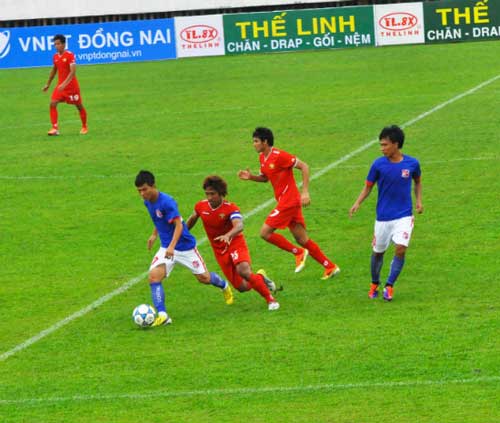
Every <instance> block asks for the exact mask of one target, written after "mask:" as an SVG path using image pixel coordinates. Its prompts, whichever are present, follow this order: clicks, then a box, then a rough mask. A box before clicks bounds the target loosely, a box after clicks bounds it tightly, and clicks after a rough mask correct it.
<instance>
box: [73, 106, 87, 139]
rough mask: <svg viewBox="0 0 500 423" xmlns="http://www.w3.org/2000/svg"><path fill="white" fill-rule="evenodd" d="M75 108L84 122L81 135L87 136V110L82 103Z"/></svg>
mask: <svg viewBox="0 0 500 423" xmlns="http://www.w3.org/2000/svg"><path fill="white" fill-rule="evenodd" d="M75 106H76V108H77V109H78V113H80V119H81V121H82V129H81V130H80V134H81V135H86V134H87V133H88V128H87V110H86V109H85V107H83V104H82V103H77V104H75Z"/></svg>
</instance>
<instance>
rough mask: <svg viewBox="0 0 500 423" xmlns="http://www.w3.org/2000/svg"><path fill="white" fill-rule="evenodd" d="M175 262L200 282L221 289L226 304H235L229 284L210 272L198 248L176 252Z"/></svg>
mask: <svg viewBox="0 0 500 423" xmlns="http://www.w3.org/2000/svg"><path fill="white" fill-rule="evenodd" d="M174 260H175V262H176V263H179V264H181V265H182V266H184V267H186V268H188V269H189V270H190V271H191V273H192V274H193V275H194V276H195V278H196V279H197V280H198V282H201V283H203V284H206V285H213V286H215V287H217V288H220V289H221V290H222V293H223V294H224V300H225V301H226V304H232V303H233V302H234V298H233V292H232V291H231V286H230V285H229V283H228V282H227V281H226V280H224V279H223V278H221V277H220V276H219V275H218V274H217V273H215V272H209V271H208V269H207V266H206V265H205V261H204V260H203V257H202V256H201V254H200V252H199V251H198V249H197V248H196V247H195V248H193V249H192V250H187V251H177V250H175V254H174Z"/></svg>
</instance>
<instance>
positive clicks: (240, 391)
mask: <svg viewBox="0 0 500 423" xmlns="http://www.w3.org/2000/svg"><path fill="white" fill-rule="evenodd" d="M499 381H500V376H489V377H488V376H486V377H478V378H472V379H452V380H409V381H394V382H361V383H343V384H334V383H325V384H320V385H305V386H262V387H258V388H228V389H199V390H194V391H170V392H169V391H164V392H157V391H153V392H147V393H142V394H126V393H124V394H120V393H116V394H104V395H73V396H68V397H52V398H51V397H45V398H23V399H12V400H9V399H0V405H20V404H45V403H54V402H66V401H109V400H119V399H136V400H141V399H146V400H150V399H152V398H179V397H181V398H182V397H184V398H186V397H194V396H209V395H211V396H213V395H215V396H221V395H248V394H267V393H286V392H313V391H336V390H344V389H365V388H369V389H371V388H399V387H403V388H404V387H407V386H429V385H434V386H436V385H437V386H439V385H464V384H467V383H481V382H499Z"/></svg>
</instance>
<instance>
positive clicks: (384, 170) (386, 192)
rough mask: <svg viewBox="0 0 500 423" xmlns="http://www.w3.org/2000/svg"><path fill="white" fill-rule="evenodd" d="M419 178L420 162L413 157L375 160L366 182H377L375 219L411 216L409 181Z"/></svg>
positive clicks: (382, 219) (385, 219)
mask: <svg viewBox="0 0 500 423" xmlns="http://www.w3.org/2000/svg"><path fill="white" fill-rule="evenodd" d="M418 178H420V164H419V162H418V160H417V159H415V158H414V157H410V156H406V155H403V160H402V161H400V162H399V163H393V162H391V161H390V160H389V159H388V158H387V157H380V158H378V159H377V160H375V161H374V162H373V164H372V167H371V168H370V171H369V172H368V176H367V178H366V180H367V182H369V183H372V184H375V183H376V184H377V188H378V199H377V220H379V221H388V220H394V219H399V218H401V217H406V216H411V215H412V214H413V211H412V199H411V181H412V179H418Z"/></svg>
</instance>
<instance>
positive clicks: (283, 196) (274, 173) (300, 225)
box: [238, 127, 340, 279]
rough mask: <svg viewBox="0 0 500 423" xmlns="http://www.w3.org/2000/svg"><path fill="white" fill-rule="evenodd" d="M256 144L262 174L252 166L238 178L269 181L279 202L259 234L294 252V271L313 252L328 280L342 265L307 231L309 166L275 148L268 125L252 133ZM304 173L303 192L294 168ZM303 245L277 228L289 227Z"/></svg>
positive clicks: (309, 200)
mask: <svg viewBox="0 0 500 423" xmlns="http://www.w3.org/2000/svg"><path fill="white" fill-rule="evenodd" d="M253 145H254V148H255V151H256V152H257V153H258V154H259V161H260V173H259V174H258V175H254V174H252V173H251V172H250V170H249V169H246V170H240V171H239V172H238V177H239V178H240V179H243V180H246V181H254V182H267V181H270V182H271V185H272V186H273V190H274V197H275V198H276V201H277V202H278V204H277V205H276V207H275V208H274V210H273V211H272V212H271V213H270V214H269V215H268V216H267V218H266V220H265V222H264V224H263V225H262V228H261V230H260V236H261V237H262V238H263V239H264V240H266V241H267V242H269V243H271V244H273V245H275V246H277V247H278V248H281V249H282V250H285V251H288V252H290V253H292V254H294V255H295V272H296V273H297V272H300V271H301V270H302V269H303V268H304V266H305V261H306V258H307V256H308V255H309V254H310V255H311V256H312V257H313V258H314V259H315V260H316V261H317V262H318V263H319V264H321V265H322V266H323V267H324V269H325V270H324V272H323V276H322V277H321V279H328V278H331V277H333V276H335V275H337V274H338V273H339V272H340V268H339V267H338V266H337V265H336V264H335V263H334V262H333V261H331V260H330V259H329V258H328V257H326V256H325V254H324V253H323V251H322V250H321V249H320V248H319V246H318V244H316V243H315V242H314V241H313V240H312V239H310V238H309V236H308V234H307V231H306V223H305V220H304V216H303V215H302V206H308V205H309V204H310V203H311V199H310V196H309V166H308V165H307V163H305V162H303V161H301V160H299V159H298V158H297V157H296V156H294V155H292V154H290V153H287V152H286V151H283V150H278V149H277V148H275V147H274V135H273V133H272V131H271V130H270V129H268V128H262V127H259V128H256V129H255V131H254V132H253ZM294 169H298V170H300V171H301V173H302V193H300V192H299V189H298V188H297V184H296V183H295V177H294V175H293V170H294ZM287 227H288V229H289V230H290V232H291V233H292V235H293V236H294V238H295V240H296V241H297V242H298V243H299V244H300V246H301V247H297V246H295V245H293V244H292V243H291V242H290V241H288V240H287V239H286V238H285V237H284V236H283V235H281V234H277V233H275V231H276V229H284V228H287Z"/></svg>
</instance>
